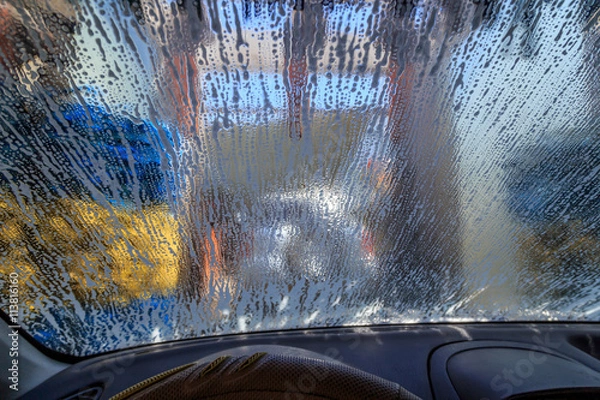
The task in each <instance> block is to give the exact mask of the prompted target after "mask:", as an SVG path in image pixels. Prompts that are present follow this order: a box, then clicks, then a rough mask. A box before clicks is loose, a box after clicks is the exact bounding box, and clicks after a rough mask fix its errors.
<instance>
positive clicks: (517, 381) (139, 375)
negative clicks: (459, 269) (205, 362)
mask: <svg viewBox="0 0 600 400" xmlns="http://www.w3.org/2000/svg"><path fill="white" fill-rule="evenodd" d="M260 346H277V347H279V348H280V349H282V348H295V349H301V350H300V351H306V352H313V353H317V354H318V355H321V356H323V357H327V358H329V359H333V360H336V361H338V362H342V363H344V364H347V365H349V366H351V367H354V368H357V369H360V370H362V371H365V372H368V373H370V374H374V375H377V376H379V377H381V378H384V379H387V380H389V381H392V382H396V383H398V384H400V385H401V386H402V387H404V388H405V389H407V390H408V391H410V392H412V393H413V394H415V395H417V396H419V397H420V398H423V399H433V398H435V399H506V398H515V399H517V398H527V399H529V398H552V399H558V398H560V399H571V398H600V327H599V326H598V325H597V324H589V323H571V324H564V323H531V324H528V323H477V324H418V325H402V326H379V327H354V328H330V329H311V330H297V331H284V332H265V333H253V334H239V335H229V336H222V337H212V338H201V339H195V340H188V341H181V342H175V343H162V344H156V345H150V346H144V347H140V348H136V349H131V350H126V351H121V352H115V353H112V354H105V355H101V356H97V357H93V358H89V359H86V360H83V361H80V362H78V363H75V364H74V365H72V366H70V367H69V368H67V369H65V370H63V371H61V372H59V373H58V374H56V375H55V376H53V377H51V378H50V379H48V380H47V381H45V382H43V383H41V384H40V385H38V386H37V387H36V388H34V389H33V390H31V391H30V392H28V393H26V394H25V395H24V396H23V397H22V398H23V399H25V400H26V399H40V398H44V399H65V398H101V399H109V398H110V397H111V396H114V395H115V394H117V393H119V392H121V391H123V390H125V389H127V388H128V387H130V386H132V385H135V384H136V383H138V382H141V381H143V380H145V379H147V378H149V377H152V376H154V375H157V374H159V373H161V372H163V371H166V370H169V369H172V368H175V367H178V366H180V365H183V364H186V363H191V362H194V361H196V360H198V359H201V358H205V357H209V356H211V355H213V354H224V353H235V354H243V353H244V352H252V351H253V349H255V348H257V347H260ZM280 346H283V347H280ZM84 396H88V397H84ZM519 396H521V397H519ZM524 396H525V397H524ZM532 396H533V397H532Z"/></svg>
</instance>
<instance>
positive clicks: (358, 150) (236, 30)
mask: <svg viewBox="0 0 600 400" xmlns="http://www.w3.org/2000/svg"><path fill="white" fill-rule="evenodd" d="M599 8H600V7H599V4H598V2H594V1H583V0H574V1H558V0H556V1H514V2H504V1H495V0H486V1H470V0H464V1H462V2H460V1H449V0H448V1H446V0H439V1H433V0H432V1H406V2H404V1H381V0H352V1H336V0H332V1H324V0H237V1H228V2H221V1H215V0H203V1H199V2H192V1H187V0H181V1H171V0H119V1H114V2H106V1H82V2H72V1H70V0H48V1H46V2H35V1H33V0H22V1H19V0H10V1H7V0H0V19H1V24H0V80H1V82H2V86H1V89H0V135H1V139H0V140H1V142H0V273H1V278H0V292H1V293H2V297H1V303H0V307H1V309H2V310H3V312H4V313H5V314H6V316H8V318H9V321H10V322H11V323H12V324H18V325H20V326H21V328H22V329H23V330H25V331H26V332H28V333H29V334H30V335H31V336H32V337H33V338H35V339H36V340H38V341H39V342H40V343H41V344H42V345H44V346H46V347H48V348H50V349H52V350H55V351H58V352H62V353H66V354H70V355H75V356H85V355H91V354H97V353H101V352H106V351H111V350H116V349H121V348H126V347H131V346H136V345H141V344H147V343H155V342H162V341H169V340H177V339H185V338H194V337H201V336H211V335H221V334H230V333H239V332H251V331H265V330H283V329H293V328H308V327H332V326H348V325H366V324H369V325H376V324H390V323H422V322H439V321H445V322H454V321H501V320H502V321H511V320H533V321H548V320H586V321H597V320H598V319H599V318H600V274H598V272H597V271H598V268H599V267H600V111H599V110H600V91H599V89H600V57H599V56H598V55H599V54H600V22H599V18H600V11H599Z"/></svg>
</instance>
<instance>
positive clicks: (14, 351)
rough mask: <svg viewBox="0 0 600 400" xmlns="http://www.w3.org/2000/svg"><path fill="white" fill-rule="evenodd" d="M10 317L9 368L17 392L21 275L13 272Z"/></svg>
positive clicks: (10, 377) (12, 387)
mask: <svg viewBox="0 0 600 400" xmlns="http://www.w3.org/2000/svg"><path fill="white" fill-rule="evenodd" d="M8 293H9V298H8V302H9V305H8V318H9V326H8V328H9V330H10V332H9V333H8V337H9V339H10V347H9V349H8V356H9V358H10V367H9V368H8V377H7V378H8V381H9V388H10V389H11V390H14V391H15V392H18V391H19V329H21V326H20V325H19V275H18V274H17V273H16V272H11V273H10V275H9V276H8Z"/></svg>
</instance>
